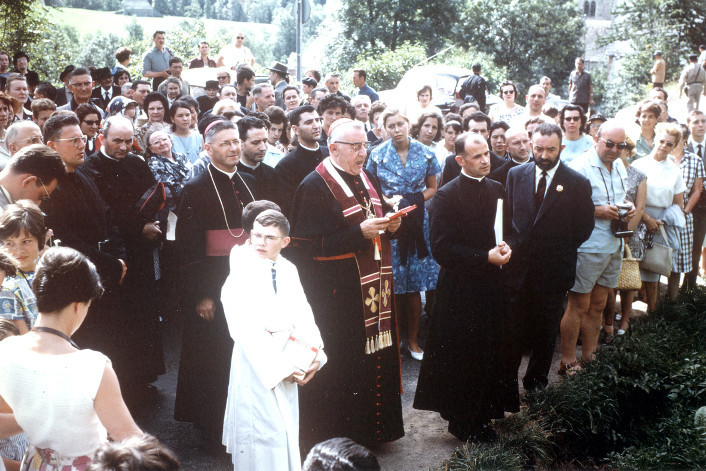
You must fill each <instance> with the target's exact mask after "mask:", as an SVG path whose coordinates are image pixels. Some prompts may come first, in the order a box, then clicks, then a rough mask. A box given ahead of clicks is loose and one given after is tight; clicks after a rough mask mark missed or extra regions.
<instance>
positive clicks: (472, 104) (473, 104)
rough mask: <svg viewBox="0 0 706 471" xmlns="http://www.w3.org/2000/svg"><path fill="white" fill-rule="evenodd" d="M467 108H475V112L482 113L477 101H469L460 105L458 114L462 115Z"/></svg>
mask: <svg viewBox="0 0 706 471" xmlns="http://www.w3.org/2000/svg"><path fill="white" fill-rule="evenodd" d="M468 108H475V109H476V111H483V110H481V109H480V105H479V104H478V102H477V101H469V102H468V103H464V104H463V105H461V107H460V108H459V109H458V114H460V115H462V114H463V112H464V111H466V110H467V109H468Z"/></svg>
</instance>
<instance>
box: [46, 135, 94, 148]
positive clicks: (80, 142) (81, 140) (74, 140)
mask: <svg viewBox="0 0 706 471" xmlns="http://www.w3.org/2000/svg"><path fill="white" fill-rule="evenodd" d="M52 141H54V142H61V141H68V142H69V143H71V144H73V145H75V146H76V147H79V146H85V145H86V142H88V136H86V135H85V134H84V135H83V136H81V137H67V138H66V139H52Z"/></svg>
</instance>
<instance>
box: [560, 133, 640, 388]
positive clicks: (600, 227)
mask: <svg viewBox="0 0 706 471" xmlns="http://www.w3.org/2000/svg"><path fill="white" fill-rule="evenodd" d="M626 148H627V144H626V143H625V129H624V128H623V127H622V125H621V124H619V123H618V122H617V121H615V120H609V121H606V122H605V123H603V125H602V126H601V128H600V129H599V130H598V134H597V135H596V137H595V144H594V146H593V148H592V149H589V150H588V151H586V152H585V153H584V154H582V155H581V156H579V157H577V158H576V159H574V160H573V161H572V162H571V164H570V167H571V168H573V169H574V170H576V171H577V172H578V173H579V174H581V175H583V176H584V177H586V178H587V179H588V181H589V182H590V183H591V191H592V194H591V198H592V200H593V205H594V220H595V226H594V228H593V232H592V233H591V236H590V237H589V238H588V240H587V241H585V242H584V243H583V244H582V245H581V246H580V247H579V248H578V260H577V262H576V280H575V282H574V286H573V287H572V288H571V290H570V291H569V302H568V304H567V306H566V311H565V312H564V317H563V318H562V320H561V365H560V367H559V374H562V375H569V376H572V375H574V374H576V373H577V372H578V371H579V370H580V369H581V368H582V365H583V364H585V363H588V362H590V361H591V360H592V359H593V352H594V351H595V350H596V344H597V342H598V334H599V333H600V326H601V316H602V313H603V308H605V304H606V300H607V299H608V292H609V291H610V289H611V288H612V289H615V288H616V287H617V285H618V276H619V275H620V267H621V264H622V252H623V245H622V243H621V240H620V239H619V238H617V237H616V236H615V235H614V234H613V231H612V228H611V223H612V222H613V221H615V220H617V219H618V218H619V212H618V207H617V206H616V205H617V204H625V203H626V194H625V186H626V180H627V172H626V170H625V166H624V165H623V163H622V161H621V160H620V159H619V158H618V157H620V154H621V152H623V150H625V149H626ZM634 214H635V208H634V206H633V207H632V209H631V210H630V212H629V213H628V218H631V217H632V216H633V215H634ZM579 331H581V341H582V344H581V345H582V347H581V351H582V355H583V361H581V360H578V359H577V358H576V342H577V339H578V335H579Z"/></svg>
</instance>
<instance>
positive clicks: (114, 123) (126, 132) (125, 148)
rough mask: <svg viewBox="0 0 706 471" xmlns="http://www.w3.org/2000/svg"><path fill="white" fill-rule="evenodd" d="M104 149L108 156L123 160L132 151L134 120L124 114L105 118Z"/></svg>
mask: <svg viewBox="0 0 706 471" xmlns="http://www.w3.org/2000/svg"><path fill="white" fill-rule="evenodd" d="M101 134H102V136H103V147H102V151H103V152H105V154H106V155H107V156H108V157H112V158H114V159H116V160H122V159H124V158H125V157H127V155H128V154H129V153H130V150H131V149H132V142H133V137H134V134H135V131H134V129H133V127H132V122H131V121H130V120H129V119H127V118H126V117H124V116H121V115H114V116H111V117H110V118H108V119H106V120H105V123H104V125H103V131H102V132H101Z"/></svg>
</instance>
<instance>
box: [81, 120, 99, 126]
mask: <svg viewBox="0 0 706 471" xmlns="http://www.w3.org/2000/svg"><path fill="white" fill-rule="evenodd" d="M84 123H86V124H88V125H89V126H97V125H99V124H100V123H101V121H100V119H96V120H93V119H87V120H85V121H84Z"/></svg>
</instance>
